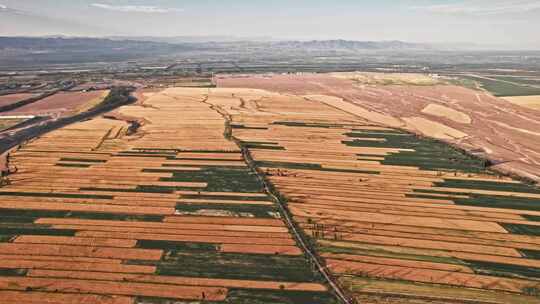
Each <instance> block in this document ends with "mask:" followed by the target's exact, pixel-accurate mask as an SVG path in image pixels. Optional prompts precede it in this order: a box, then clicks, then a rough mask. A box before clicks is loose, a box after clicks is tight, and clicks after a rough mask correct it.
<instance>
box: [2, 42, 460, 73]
mask: <svg viewBox="0 0 540 304" xmlns="http://www.w3.org/2000/svg"><path fill="white" fill-rule="evenodd" d="M236 39H239V40H236ZM251 39H254V40H246V38H235V37H222V36H212V37H108V38H89V37H65V36H58V37H0V66H4V67H17V66H25V65H30V66H36V65H46V64H68V63H94V62H122V61H129V60H139V59H150V60H155V59H156V58H168V59H171V58H184V59H193V58H198V59H201V58H207V59H208V60H215V59H221V60H228V59H230V58H240V57H242V58H251V59H253V58H274V59H275V58H285V57H287V58H292V57H297V58H309V57H313V56H323V57H324V56H333V57H336V56H338V57H339V56H341V55H346V56H348V55H351V56H356V57H361V56H363V54H365V53H368V52H373V51H386V52H400V53H403V52H411V53H412V52H416V51H438V50H459V49H461V50H463V49H464V48H463V46H459V47H456V48H454V47H453V46H451V45H430V44H422V43H409V42H403V41H352V40H312V41H276V40H272V39H270V38H251ZM256 39H258V40H256ZM201 56H202V57H201Z"/></svg>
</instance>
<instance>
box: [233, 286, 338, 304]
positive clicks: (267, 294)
mask: <svg viewBox="0 0 540 304" xmlns="http://www.w3.org/2000/svg"><path fill="white" fill-rule="evenodd" d="M225 302H226V303H235V304H278V303H279V304H300V303H306V304H308V303H309V304H337V303H339V301H338V300H337V298H336V297H335V296H334V295H332V294H331V293H329V292H312V291H311V292H310V291H291V290H253V289H231V290H229V292H228V294H227V299H226V300H225Z"/></svg>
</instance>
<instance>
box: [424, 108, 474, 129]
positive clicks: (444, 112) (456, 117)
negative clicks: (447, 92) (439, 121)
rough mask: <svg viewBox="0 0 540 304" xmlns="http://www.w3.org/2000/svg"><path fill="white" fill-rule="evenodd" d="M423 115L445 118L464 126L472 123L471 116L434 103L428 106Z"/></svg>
mask: <svg viewBox="0 0 540 304" xmlns="http://www.w3.org/2000/svg"><path fill="white" fill-rule="evenodd" d="M422 113H425V114H430V115H434V116H439V117H445V118H448V119H450V120H453V121H455V122H458V123H462V124H470V123H471V118H470V117H469V115H467V114H464V113H461V112H459V111H456V110H454V109H451V108H448V107H445V106H441V105H438V104H434V103H430V104H428V105H427V107H425V108H424V109H423V110H422Z"/></svg>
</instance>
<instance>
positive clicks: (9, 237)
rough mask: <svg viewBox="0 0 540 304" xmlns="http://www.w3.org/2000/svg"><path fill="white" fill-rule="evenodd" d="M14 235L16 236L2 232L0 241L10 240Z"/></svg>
mask: <svg viewBox="0 0 540 304" xmlns="http://www.w3.org/2000/svg"><path fill="white" fill-rule="evenodd" d="M14 237H15V236H14V235H2V234H0V243H7V242H10V241H11V239H13V238H14Z"/></svg>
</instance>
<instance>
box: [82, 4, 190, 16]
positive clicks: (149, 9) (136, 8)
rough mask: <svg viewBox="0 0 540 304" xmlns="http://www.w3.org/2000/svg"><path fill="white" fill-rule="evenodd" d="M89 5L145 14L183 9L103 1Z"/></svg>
mask: <svg viewBox="0 0 540 304" xmlns="http://www.w3.org/2000/svg"><path fill="white" fill-rule="evenodd" d="M90 6H93V7H97V8H100V9H105V10H109V11H116V12H124V13H146V14H166V13H179V12H183V11H184V10H183V9H179V8H166V7H158V6H151V5H110V4H105V3H92V4H90Z"/></svg>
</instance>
